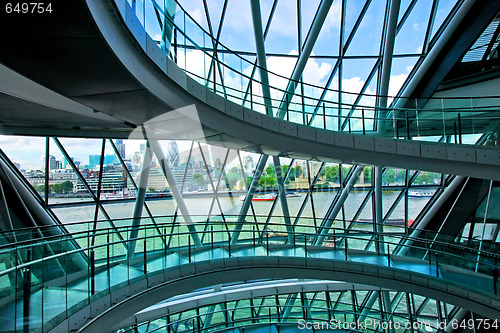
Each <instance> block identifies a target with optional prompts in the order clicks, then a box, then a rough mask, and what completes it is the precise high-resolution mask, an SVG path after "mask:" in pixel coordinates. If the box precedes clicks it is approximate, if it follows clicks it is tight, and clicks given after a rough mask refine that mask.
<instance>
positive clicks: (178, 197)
mask: <svg viewBox="0 0 500 333" xmlns="http://www.w3.org/2000/svg"><path fill="white" fill-rule="evenodd" d="M148 142H149V144H150V145H151V148H152V149H153V152H154V153H155V155H156V157H157V158H158V161H159V162H160V165H161V169H162V171H163V174H164V175H165V178H167V182H168V185H169V186H170V191H171V192H172V195H173V197H174V199H175V202H176V203H177V206H178V207H179V210H180V211H181V214H182V216H183V218H184V221H185V222H186V225H187V227H188V229H189V232H190V234H191V237H192V239H193V242H194V246H197V247H199V246H201V241H200V238H199V236H198V232H197V231H196V228H195V227H194V224H193V220H192V218H191V214H189V210H188V207H187V205H186V202H185V201H184V198H183V197H182V194H181V192H180V191H179V188H178V187H177V183H176V181H175V178H174V175H173V174H172V170H170V167H169V166H168V162H167V158H166V157H165V154H164V153H163V149H162V148H161V146H160V144H159V143H158V141H157V140H153V139H148Z"/></svg>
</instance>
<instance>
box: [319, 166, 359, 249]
mask: <svg viewBox="0 0 500 333" xmlns="http://www.w3.org/2000/svg"><path fill="white" fill-rule="evenodd" d="M363 169H364V167H363V166H362V165H356V166H355V167H354V170H353V171H352V173H351V176H350V177H349V181H348V182H347V185H346V187H345V188H344V189H343V190H342V193H341V194H340V197H339V199H338V200H337V202H336V203H335V206H333V209H332V212H331V213H330V214H329V215H328V217H327V218H325V220H324V221H323V223H322V225H321V227H320V232H319V234H318V236H317V238H316V240H315V241H314V244H313V245H314V246H320V245H321V244H323V241H324V240H325V237H326V236H327V235H328V233H329V232H330V227H331V226H332V224H333V222H334V221H335V217H336V216H337V214H338V213H339V211H340V209H342V205H344V202H345V201H346V199H347V197H348V196H349V193H351V190H352V188H353V187H354V183H356V181H357V180H358V177H359V175H360V174H361V172H362V171H363Z"/></svg>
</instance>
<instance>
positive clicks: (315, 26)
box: [276, 0, 333, 119]
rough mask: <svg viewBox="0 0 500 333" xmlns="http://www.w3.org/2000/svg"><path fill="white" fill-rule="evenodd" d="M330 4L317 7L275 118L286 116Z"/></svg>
mask: <svg viewBox="0 0 500 333" xmlns="http://www.w3.org/2000/svg"><path fill="white" fill-rule="evenodd" d="M332 3H333V0H323V1H321V4H320V5H319V8H318V11H317V12H316V15H315V16H314V19H313V22H312V24H311V28H310V29H309V32H308V34H307V38H306V40H305V42H304V48H303V49H302V53H301V54H300V56H299V59H297V63H296V64H295V68H294V69H293V73H292V76H291V77H290V80H289V81H288V85H287V87H286V91H285V94H284V95H283V99H282V100H281V103H280V106H279V109H278V114H277V116H276V118H280V119H283V118H284V117H285V115H286V112H287V109H288V104H289V103H290V101H291V100H292V97H293V95H294V93H295V89H296V88H297V85H298V82H299V80H300V78H301V77H302V73H303V72H304V69H305V67H306V64H307V61H308V60H309V56H310V55H311V52H312V49H313V47H314V44H316V40H317V39H318V35H319V32H320V31H321V28H322V27H323V24H324V23H325V20H326V16H327V15H328V12H329V11H330V7H331V6H332Z"/></svg>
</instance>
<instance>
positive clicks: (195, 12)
mask: <svg viewBox="0 0 500 333" xmlns="http://www.w3.org/2000/svg"><path fill="white" fill-rule="evenodd" d="M188 13H189V15H191V17H192V18H193V19H194V20H195V21H196V22H198V24H200V25H201V24H203V22H204V15H203V14H202V13H201V10H200V8H196V9H192V10H189V11H188Z"/></svg>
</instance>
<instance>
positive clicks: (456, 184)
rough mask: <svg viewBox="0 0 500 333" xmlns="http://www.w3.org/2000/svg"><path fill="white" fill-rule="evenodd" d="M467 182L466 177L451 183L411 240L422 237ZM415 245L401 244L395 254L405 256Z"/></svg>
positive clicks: (457, 178) (411, 242)
mask: <svg viewBox="0 0 500 333" xmlns="http://www.w3.org/2000/svg"><path fill="white" fill-rule="evenodd" d="M464 181H465V177H462V176H456V177H455V179H453V181H452V182H451V184H450V185H448V187H447V188H446V189H445V190H444V191H443V193H442V194H441V195H440V196H439V198H438V199H437V200H436V202H434V204H433V205H432V206H431V208H430V209H429V210H428V211H427V213H426V214H425V216H424V217H423V218H422V220H421V221H420V222H419V223H418V225H416V226H415V229H414V230H413V231H412V233H411V234H410V238H411V239H416V238H418V237H420V234H421V233H422V230H425V228H426V227H427V224H429V222H430V221H431V220H432V219H433V218H434V216H435V215H436V214H437V213H438V212H439V210H440V209H441V207H443V205H444V204H445V203H446V202H447V201H448V199H449V198H450V197H451V195H452V194H453V193H455V191H456V190H457V189H458V187H459V186H461V185H463V182H464ZM413 243H414V241H413V240H407V241H406V242H403V243H401V244H400V245H398V247H397V251H396V252H395V254H397V255H401V256H404V255H406V253H407V252H408V249H409V247H410V246H411V245H412V244H413Z"/></svg>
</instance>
